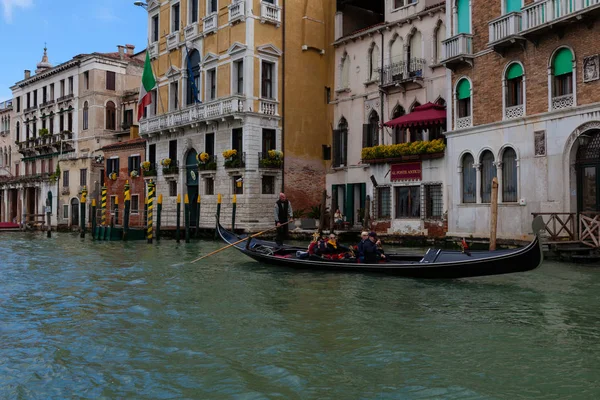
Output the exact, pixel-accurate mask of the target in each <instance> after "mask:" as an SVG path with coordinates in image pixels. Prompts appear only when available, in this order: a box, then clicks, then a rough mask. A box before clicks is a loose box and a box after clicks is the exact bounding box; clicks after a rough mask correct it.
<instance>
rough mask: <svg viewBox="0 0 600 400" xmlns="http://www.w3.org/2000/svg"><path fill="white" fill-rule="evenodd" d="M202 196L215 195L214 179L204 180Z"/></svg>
mask: <svg viewBox="0 0 600 400" xmlns="http://www.w3.org/2000/svg"><path fill="white" fill-rule="evenodd" d="M204 194H205V195H207V196H211V195H213V194H215V178H212V177H207V178H204Z"/></svg>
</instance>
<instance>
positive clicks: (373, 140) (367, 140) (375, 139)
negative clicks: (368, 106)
mask: <svg viewBox="0 0 600 400" xmlns="http://www.w3.org/2000/svg"><path fill="white" fill-rule="evenodd" d="M377 145H379V114H377V112H376V111H372V112H371V114H370V115H369V123H368V124H365V125H363V146H362V147H363V148H365V147H373V146H377Z"/></svg>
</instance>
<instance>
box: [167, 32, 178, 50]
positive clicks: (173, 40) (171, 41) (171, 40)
mask: <svg viewBox="0 0 600 400" xmlns="http://www.w3.org/2000/svg"><path fill="white" fill-rule="evenodd" d="M177 46H179V31H177V32H173V33H171V34H170V35H168V36H167V50H173V49H176V48H177Z"/></svg>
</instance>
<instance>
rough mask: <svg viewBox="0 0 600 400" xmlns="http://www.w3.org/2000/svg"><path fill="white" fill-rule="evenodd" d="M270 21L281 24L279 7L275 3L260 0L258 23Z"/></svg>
mask: <svg viewBox="0 0 600 400" xmlns="http://www.w3.org/2000/svg"><path fill="white" fill-rule="evenodd" d="M266 22H268V23H271V24H275V25H277V27H279V26H281V7H279V6H278V5H276V4H271V3H266V2H264V1H261V2H260V23H261V24H264V23H266Z"/></svg>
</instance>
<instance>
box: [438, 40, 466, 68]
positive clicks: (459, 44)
mask: <svg viewBox="0 0 600 400" xmlns="http://www.w3.org/2000/svg"><path fill="white" fill-rule="evenodd" d="M442 45H443V49H444V59H443V60H442V62H441V63H442V64H443V65H444V66H445V67H446V68H448V69H451V70H453V69H455V68H456V67H458V66H460V65H465V64H468V65H470V66H473V35H471V34H468V33H459V34H458V35H456V36H452V37H451V38H450V39H446V40H444V41H442Z"/></svg>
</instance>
